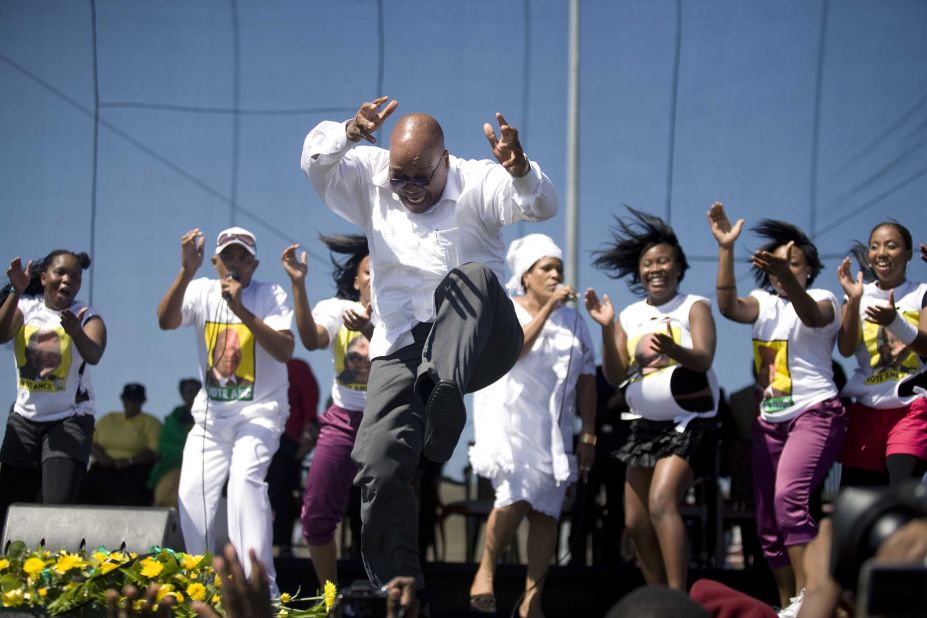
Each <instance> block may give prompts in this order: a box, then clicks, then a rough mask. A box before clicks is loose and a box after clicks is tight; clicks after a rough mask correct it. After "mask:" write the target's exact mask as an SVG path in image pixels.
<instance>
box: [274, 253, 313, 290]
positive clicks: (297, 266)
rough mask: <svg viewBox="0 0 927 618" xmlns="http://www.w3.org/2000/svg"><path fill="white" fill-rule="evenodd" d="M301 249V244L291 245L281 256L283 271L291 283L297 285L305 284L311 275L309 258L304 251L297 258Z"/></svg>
mask: <svg viewBox="0 0 927 618" xmlns="http://www.w3.org/2000/svg"><path fill="white" fill-rule="evenodd" d="M297 249H299V243H297V244H294V245H290V246H289V247H287V248H286V249H284V250H283V253H281V254H280V263H281V264H283V270H284V271H286V274H287V275H288V276H289V277H290V281H291V282H293V283H295V284H300V283H303V282H304V281H305V280H306V275H308V274H309V257H308V254H307V253H306V252H305V251H303V252H302V253H300V254H299V259H297V257H296V250H297Z"/></svg>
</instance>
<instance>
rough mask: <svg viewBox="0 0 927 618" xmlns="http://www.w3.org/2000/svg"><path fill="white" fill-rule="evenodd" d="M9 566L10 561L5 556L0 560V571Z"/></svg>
mask: <svg viewBox="0 0 927 618" xmlns="http://www.w3.org/2000/svg"><path fill="white" fill-rule="evenodd" d="M9 566H10V561H9V560H7V559H6V558H3V559H2V560H0V571H5V570H6V569H7V567H9Z"/></svg>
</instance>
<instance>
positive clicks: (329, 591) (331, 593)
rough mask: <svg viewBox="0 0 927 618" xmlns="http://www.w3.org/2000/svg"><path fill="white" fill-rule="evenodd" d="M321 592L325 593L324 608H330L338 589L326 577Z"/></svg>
mask: <svg viewBox="0 0 927 618" xmlns="http://www.w3.org/2000/svg"><path fill="white" fill-rule="evenodd" d="M323 594H324V595H325V609H326V610H329V609H331V608H332V605H334V604H335V596H336V595H337V594H338V589H337V588H336V587H335V584H333V583H332V582H330V581H329V580H327V579H326V580H325V590H324V591H323Z"/></svg>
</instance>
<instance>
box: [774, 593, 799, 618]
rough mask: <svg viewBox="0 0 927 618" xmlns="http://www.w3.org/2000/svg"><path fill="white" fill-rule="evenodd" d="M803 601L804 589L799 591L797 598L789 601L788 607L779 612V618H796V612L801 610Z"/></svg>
mask: <svg viewBox="0 0 927 618" xmlns="http://www.w3.org/2000/svg"><path fill="white" fill-rule="evenodd" d="M804 600H805V589H804V588H802V589H801V591H799V593H798V596H797V597H792V598H791V599H789V601H790V602H789V606H788V607H785V608H783V609H781V610H779V618H798V610H800V609H801V603H802V601H804Z"/></svg>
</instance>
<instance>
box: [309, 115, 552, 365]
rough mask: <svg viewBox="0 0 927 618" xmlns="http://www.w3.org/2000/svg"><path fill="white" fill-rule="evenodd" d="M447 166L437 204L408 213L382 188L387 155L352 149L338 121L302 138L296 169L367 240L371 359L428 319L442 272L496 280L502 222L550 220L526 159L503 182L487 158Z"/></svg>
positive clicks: (540, 176)
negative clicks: (483, 274)
mask: <svg viewBox="0 0 927 618" xmlns="http://www.w3.org/2000/svg"><path fill="white" fill-rule="evenodd" d="M449 160H450V168H449V170H448V175H447V184H446V185H445V187H444V193H442V194H441V198H440V199H439V200H438V202H437V203H436V204H435V205H434V206H432V207H431V208H430V209H429V210H428V211H427V212H424V213H421V214H415V213H413V212H411V211H409V210H408V209H407V208H406V207H405V206H404V205H403V204H402V202H401V201H400V200H399V197H398V196H397V195H396V194H395V193H393V190H392V188H391V187H390V184H389V151H387V150H384V149H382V148H375V147H370V146H357V145H356V144H355V143H354V142H351V141H349V140H348V139H347V137H346V136H345V125H344V123H340V122H328V121H326V122H322V123H321V124H319V125H318V126H316V127H315V128H314V129H312V131H310V132H309V135H307V136H306V141H305V143H304V144H303V154H302V169H303V172H305V174H306V175H307V176H308V177H309V179H310V180H311V181H312V184H313V185H314V186H315V188H316V191H318V193H319V195H320V196H321V197H322V200H323V201H324V202H325V205H326V206H327V207H328V208H329V209H330V210H331V211H332V212H334V213H336V214H338V215H340V216H341V217H344V218H345V219H347V220H348V221H350V222H351V223H354V224H355V225H357V226H359V227H361V228H362V229H363V230H364V232H365V234H366V235H367V240H368V243H369V246H370V264H371V270H372V273H371V286H372V290H373V302H372V304H373V310H374V315H375V317H376V319H377V328H376V330H374V335H373V340H372V341H371V342H370V357H371V358H376V357H378V356H384V355H386V354H390V353H392V352H394V351H396V350H398V349H400V348H402V347H405V346H407V345H409V344H411V343H412V332H411V331H412V328H413V327H414V326H415V325H416V324H417V323H419V322H431V321H433V320H434V317H435V306H434V291H435V289H436V288H437V287H438V284H439V283H440V282H441V280H442V279H443V278H444V277H445V276H446V275H447V274H448V273H449V272H450V271H451V269H453V268H455V267H457V266H459V265H461V264H465V263H467V262H478V263H481V264H484V265H486V266H488V267H489V268H490V269H492V271H493V272H494V273H495V274H496V276H497V277H498V278H499V281H500V282H501V281H505V277H504V271H505V268H504V264H505V262H504V257H503V256H504V250H505V244H504V242H503V240H502V226H503V225H508V224H511V223H515V222H516V221H543V220H545V219H549V218H550V217H553V216H554V215H555V214H556V213H557V197H556V195H555V193H554V187H553V185H552V184H551V182H550V180H549V179H548V178H547V176H545V175H544V173H543V172H541V170H540V168H539V167H538V165H537V163H535V162H534V161H532V162H531V169H530V171H529V172H528V173H527V174H525V175H524V176H522V177H520V178H513V177H512V176H511V174H509V173H508V172H507V171H506V170H505V168H503V167H502V166H501V165H499V164H498V163H496V162H494V161H486V160H484V161H474V160H463V159H458V158H457V157H454V156H451V157H449Z"/></svg>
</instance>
